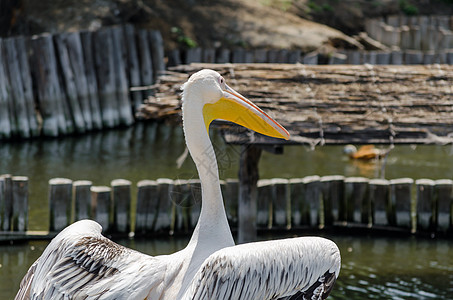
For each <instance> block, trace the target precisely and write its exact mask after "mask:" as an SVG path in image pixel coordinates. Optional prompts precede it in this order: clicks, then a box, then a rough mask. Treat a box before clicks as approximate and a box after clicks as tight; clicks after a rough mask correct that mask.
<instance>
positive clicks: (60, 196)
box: [0, 175, 453, 234]
mask: <svg viewBox="0 0 453 300" xmlns="http://www.w3.org/2000/svg"><path fill="white" fill-rule="evenodd" d="M414 183H415V184H414ZM414 187H415V197H414V193H413V188H414ZM257 188H258V193H257V194H258V196H257V209H256V225H257V228H259V229H275V228H277V229H292V228H296V229H297V228H302V227H303V228H306V227H310V228H323V227H331V226H336V225H340V226H342V225H348V224H360V225H363V226H366V227H371V228H372V227H374V226H375V227H377V228H385V227H388V228H399V229H402V230H404V231H407V232H416V231H418V232H444V233H445V232H450V231H451V229H453V228H452V226H453V214H452V208H453V206H452V205H453V199H452V188H453V181H452V180H450V179H445V180H430V179H418V180H415V182H414V180H413V179H410V178H401V179H393V180H385V179H367V178H363V177H344V176H323V177H319V176H308V177H304V178H295V179H280V178H275V179H270V180H267V179H263V180H259V181H258V187H257ZM238 189H239V184H238V181H237V180H234V179H227V180H225V181H222V191H223V195H224V202H225V207H226V211H227V215H228V220H229V222H230V225H231V226H232V227H233V228H234V227H236V226H237V224H238V217H239V214H240V213H241V212H240V211H238V192H239V191H238ZM0 204H1V206H0V207H1V211H2V214H1V217H2V218H1V225H2V230H3V231H4V232H6V231H22V232H23V231H26V230H27V229H28V228H27V222H28V220H27V218H28V217H27V216H28V179H27V177H22V176H20V177H18V176H11V175H2V176H1V177H0ZM200 207H201V187H200V181H199V180H171V179H165V178H161V179H157V180H142V181H140V182H138V183H137V197H136V202H135V206H134V207H133V201H132V197H131V182H130V181H128V180H124V179H118V180H113V181H112V182H111V186H110V187H107V186H93V185H92V182H90V181H81V180H79V181H72V180H70V179H65V178H54V179H51V180H50V181H49V209H50V228H49V230H50V231H51V232H57V231H59V230H61V229H63V228H64V227H65V226H67V225H69V224H70V223H71V222H73V221H75V220H79V219H86V218H91V219H93V220H96V221H97V222H99V223H100V224H101V225H102V227H103V229H104V231H106V232H109V233H124V234H127V233H129V232H131V230H132V231H134V232H135V233H136V234H147V233H148V234H149V233H157V232H160V233H163V232H167V233H178V232H179V233H187V232H190V231H191V230H192V229H193V228H194V227H195V225H196V222H197V220H198V216H199V213H200ZM132 212H134V213H133V214H132ZM132 224H133V228H132Z"/></svg>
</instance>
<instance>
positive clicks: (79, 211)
mask: <svg viewBox="0 0 453 300" xmlns="http://www.w3.org/2000/svg"><path fill="white" fill-rule="evenodd" d="M92 185H93V183H92V182H91V181H88V180H77V181H74V182H73V184H72V186H73V193H74V202H75V203H74V205H75V213H74V220H75V221H78V220H83V219H89V218H90V217H91V186H92Z"/></svg>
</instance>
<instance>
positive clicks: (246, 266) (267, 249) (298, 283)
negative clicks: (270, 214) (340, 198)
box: [184, 237, 341, 300]
mask: <svg viewBox="0 0 453 300" xmlns="http://www.w3.org/2000/svg"><path fill="white" fill-rule="evenodd" d="M340 265H341V261H340V251H339V250H338V247H337V246H336V245H335V243H333V242H332V241H329V240H327V239H324V238H317V237H302V238H294V239H285V240H277V241H267V242H258V243H250V244H242V245H238V246H234V247H228V248H224V249H222V250H219V251H217V252H215V253H214V254H212V255H211V256H209V257H208V258H207V259H206V261H205V262H204V263H203V265H202V266H201V268H200V270H199V271H198V273H197V274H196V276H195V277H194V280H193V281H192V285H191V286H190V288H189V289H188V290H187V291H186V293H185V295H184V299H185V300H188V299H190V300H201V299H241V300H245V299H325V298H327V296H328V294H329V293H330V291H331V289H332V287H333V284H334V283H335V280H336V278H337V277H338V275H339V272H340Z"/></svg>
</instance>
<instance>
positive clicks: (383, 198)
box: [368, 179, 392, 226]
mask: <svg viewBox="0 0 453 300" xmlns="http://www.w3.org/2000/svg"><path fill="white" fill-rule="evenodd" d="M368 190H369V198H370V202H371V207H372V212H373V225H382V226H387V225H389V223H390V215H391V209H392V208H391V203H390V181H388V180H386V179H371V180H370V182H369V185H368Z"/></svg>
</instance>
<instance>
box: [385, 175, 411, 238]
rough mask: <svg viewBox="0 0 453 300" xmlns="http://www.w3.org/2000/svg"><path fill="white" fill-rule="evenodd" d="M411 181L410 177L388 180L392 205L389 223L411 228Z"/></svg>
mask: <svg viewBox="0 0 453 300" xmlns="http://www.w3.org/2000/svg"><path fill="white" fill-rule="evenodd" d="M413 183H414V180H413V179H412V178H399V179H392V180H390V201H391V203H392V206H393V207H394V209H393V216H392V218H391V219H392V222H391V223H390V224H391V225H395V226H397V227H400V228H407V229H411V230H413V224H412V218H411V203H412V185H413ZM393 220H394V221H393Z"/></svg>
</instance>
